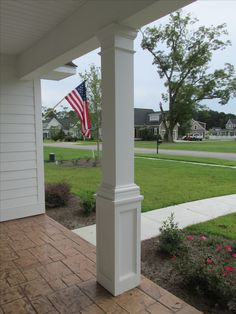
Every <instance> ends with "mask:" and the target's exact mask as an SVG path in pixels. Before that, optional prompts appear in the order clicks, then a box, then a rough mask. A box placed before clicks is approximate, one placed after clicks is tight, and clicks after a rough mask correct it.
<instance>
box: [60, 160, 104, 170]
mask: <svg viewBox="0 0 236 314" xmlns="http://www.w3.org/2000/svg"><path fill="white" fill-rule="evenodd" d="M56 164H57V165H58V166H65V167H79V168H93V167H101V160H95V159H94V158H81V159H72V160H57V161H56Z"/></svg>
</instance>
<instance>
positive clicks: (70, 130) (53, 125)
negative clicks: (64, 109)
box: [43, 115, 81, 139]
mask: <svg viewBox="0 0 236 314" xmlns="http://www.w3.org/2000/svg"><path fill="white" fill-rule="evenodd" d="M60 129H61V130H62V131H63V132H64V133H65V135H70V136H72V137H78V136H80V135H81V134H80V132H79V129H78V128H77V127H76V125H75V123H74V122H73V121H71V120H70V119H69V118H63V119H59V118H58V117H57V116H56V115H54V116H53V117H50V118H47V119H45V120H43V139H50V138H51V135H52V132H53V130H60Z"/></svg>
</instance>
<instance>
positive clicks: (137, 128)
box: [134, 108, 179, 140]
mask: <svg viewBox="0 0 236 314" xmlns="http://www.w3.org/2000/svg"><path fill="white" fill-rule="evenodd" d="M143 129H148V130H150V131H151V133H152V135H153V136H155V135H157V134H160V136H161V137H162V139H163V138H164V136H165V133H166V129H165V126H164V123H163V121H162V113H161V111H156V112H155V111H154V110H153V109H144V108H134V137H135V139H140V138H141V137H142V134H141V133H142V130H143ZM178 129H179V124H176V125H175V127H174V130H173V139H174V140H177V139H178Z"/></svg>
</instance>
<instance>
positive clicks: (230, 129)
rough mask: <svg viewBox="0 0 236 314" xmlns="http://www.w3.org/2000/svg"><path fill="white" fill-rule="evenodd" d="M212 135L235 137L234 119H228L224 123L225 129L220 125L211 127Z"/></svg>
mask: <svg viewBox="0 0 236 314" xmlns="http://www.w3.org/2000/svg"><path fill="white" fill-rule="evenodd" d="M212 136H213V137H217V138H220V137H221V138H232V137H236V119H229V120H228V121H227V122H226V124H225V129H221V128H220V127H214V128H212ZM212 136H211V137H212Z"/></svg>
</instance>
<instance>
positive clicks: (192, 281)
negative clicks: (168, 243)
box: [141, 232, 236, 314]
mask: <svg viewBox="0 0 236 314" xmlns="http://www.w3.org/2000/svg"><path fill="white" fill-rule="evenodd" d="M183 245H184V246H185V247H186V248H187V251H188V253H187V254H186V258H184V257H183V256H181V254H182V253H180V254H179V256H178V255H174V256H170V255H168V254H165V253H163V252H161V251H159V250H158V247H159V237H155V238H152V239H149V240H146V241H143V242H142V264H141V265H142V273H143V275H144V276H146V277H147V278H149V279H150V280H152V281H153V282H155V283H157V284H158V285H160V286H161V287H163V288H165V289H166V290H168V291H170V292H171V293H173V294H174V295H176V296H177V297H179V298H181V299H183V300H184V301H186V302H187V303H189V304H191V305H192V306H194V307H195V308H197V309H199V310H200V311H202V312H203V313H205V314H219V313H220V314H229V313H230V314H231V313H236V300H235V299H233V297H232V295H231V297H230V296H229V294H230V293H232V294H233V295H235V296H236V294H235V291H236V287H235V285H236V258H235V257H233V256H232V255H233V254H234V256H235V255H236V254H235V253H236V242H235V241H232V240H227V239H225V238H223V237H218V236H213V235H207V236H204V235H202V233H196V232H194V233H192V234H190V235H188V234H187V233H186V238H185V239H184V242H183ZM183 254H184V253H183ZM179 269H180V270H179ZM233 287H234V288H233ZM233 289H234V290H233ZM224 294H225V295H224Z"/></svg>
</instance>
